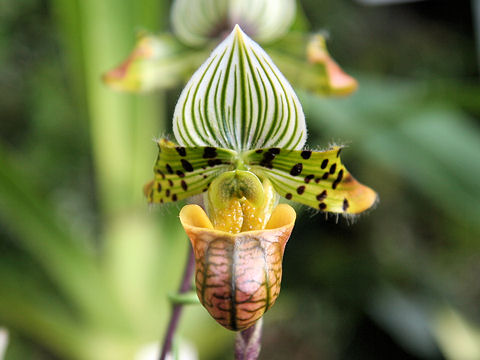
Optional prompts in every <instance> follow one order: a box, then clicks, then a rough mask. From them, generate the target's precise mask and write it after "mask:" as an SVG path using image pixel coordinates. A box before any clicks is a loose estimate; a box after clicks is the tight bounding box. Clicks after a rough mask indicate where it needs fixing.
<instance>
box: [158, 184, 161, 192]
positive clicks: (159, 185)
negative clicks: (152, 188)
mask: <svg viewBox="0 0 480 360" xmlns="http://www.w3.org/2000/svg"><path fill="white" fill-rule="evenodd" d="M157 191H158V192H160V191H162V184H160V183H157Z"/></svg>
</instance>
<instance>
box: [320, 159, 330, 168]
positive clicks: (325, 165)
mask: <svg viewBox="0 0 480 360" xmlns="http://www.w3.org/2000/svg"><path fill="white" fill-rule="evenodd" d="M327 165H328V159H325V160H323V161H322V165H320V167H321V168H322V169H325V168H326V167H327Z"/></svg>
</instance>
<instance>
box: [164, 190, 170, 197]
mask: <svg viewBox="0 0 480 360" xmlns="http://www.w3.org/2000/svg"><path fill="white" fill-rule="evenodd" d="M165 195H166V196H167V197H169V196H170V189H167V190H165Z"/></svg>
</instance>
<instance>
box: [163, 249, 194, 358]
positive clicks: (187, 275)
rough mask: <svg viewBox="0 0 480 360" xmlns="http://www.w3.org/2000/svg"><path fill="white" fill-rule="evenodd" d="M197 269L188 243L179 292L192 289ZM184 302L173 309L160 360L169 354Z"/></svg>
mask: <svg viewBox="0 0 480 360" xmlns="http://www.w3.org/2000/svg"><path fill="white" fill-rule="evenodd" d="M194 269H195V255H194V254H193V249H192V245H191V244H190V243H189V245H188V256H187V263H186V264H185V270H184V271H183V278H182V283H181V284H180V288H179V289H178V292H179V293H180V294H181V293H185V292H187V291H189V290H190V288H191V286H192V276H193V271H194ZM182 309H183V304H175V305H174V306H173V309H172V315H171V316H170V322H169V323H168V328H167V332H166V334H165V338H164V339H163V344H162V353H161V354H160V358H159V360H165V358H166V356H167V354H168V353H169V352H170V350H171V348H172V341H173V337H174V335H175V331H176V330H177V326H178V322H179V320H180V315H181V313H182Z"/></svg>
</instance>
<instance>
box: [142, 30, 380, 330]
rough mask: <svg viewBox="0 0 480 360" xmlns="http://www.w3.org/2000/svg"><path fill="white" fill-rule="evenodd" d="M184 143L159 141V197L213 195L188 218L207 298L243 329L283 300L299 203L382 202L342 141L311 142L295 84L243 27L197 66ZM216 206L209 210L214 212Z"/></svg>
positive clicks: (345, 208) (181, 113) (179, 123)
mask: <svg viewBox="0 0 480 360" xmlns="http://www.w3.org/2000/svg"><path fill="white" fill-rule="evenodd" d="M173 132H174V135H175V140H176V143H174V142H172V141H169V140H166V139H161V140H159V141H158V147H159V155H158V159H157V162H156V164H155V167H154V174H155V177H154V179H153V181H151V182H150V183H148V184H147V185H146V186H145V189H144V190H145V195H146V196H147V198H148V200H149V202H151V203H168V202H176V201H179V200H182V199H186V198H188V197H191V196H194V195H197V194H202V193H203V194H204V198H205V202H204V203H205V207H206V210H207V213H206V212H205V211H204V209H203V208H201V207H200V206H198V205H186V206H185V207H184V208H183V209H182V210H181V212H180V220H181V222H182V225H183V227H184V228H185V231H186V232H187V234H188V236H189V238H190V240H191V243H192V246H193V249H194V252H195V258H196V290H197V295H198V297H199V299H200V302H201V303H202V304H203V305H204V306H205V308H206V309H207V310H208V312H209V313H210V314H211V315H212V316H213V318H215V320H217V321H218V322H219V323H220V324H221V325H223V326H225V327H226V328H228V329H231V330H243V329H245V328H248V327H249V326H251V325H253V324H254V323H255V322H256V321H257V320H258V319H260V318H261V316H262V315H263V314H264V312H265V311H267V310H268V309H269V308H270V307H271V306H272V305H273V303H274V302H275V300H276V298H277V296H278V294H279V292H280V283H281V275H282V265H281V264H282V257H283V253H284V249H285V244H286V242H287V240H288V238H289V236H290V233H291V231H292V228H293V225H294V222H295V217H296V214H295V211H294V210H293V208H292V207H291V206H290V205H288V204H280V205H277V203H278V199H279V198H280V197H283V198H285V199H287V200H291V201H295V202H298V203H301V204H304V205H307V206H309V207H312V208H314V209H317V210H319V211H324V212H332V213H340V214H358V213H360V212H362V211H364V210H367V209H368V208H370V207H371V206H372V205H373V204H374V203H375V201H376V198H377V195H376V193H375V192H374V191H373V190H372V189H370V188H369V187H367V186H365V185H362V184H360V183H359V182H358V181H356V180H355V179H354V178H353V177H352V175H351V174H350V173H349V172H348V171H347V169H346V168H345V166H344V165H343V164H342V163H341V161H340V152H341V149H342V148H341V147H339V146H334V147H332V148H330V149H328V150H325V151H313V150H309V149H306V148H305V141H306V137H307V129H306V124H305V117H304V114H303V111H302V106H301V104H300V102H299V100H298V98H297V96H296V94H295V92H294V91H293V89H292V87H291V86H290V84H289V83H288V81H287V80H286V79H285V77H284V76H283V75H282V73H281V72H280V71H279V69H278V68H277V67H276V65H275V64H274V63H273V61H272V59H271V58H270V57H269V56H268V55H267V53H266V52H265V51H264V50H263V49H262V48H261V47H260V46H259V45H258V44H256V43H255V42H254V41H253V40H252V39H250V38H249V37H248V36H247V35H246V34H245V33H244V32H243V31H242V30H241V29H240V27H239V26H238V25H237V26H235V28H234V30H233V32H232V33H231V34H230V35H229V36H228V37H227V38H226V39H225V40H224V41H223V42H222V43H221V44H220V45H218V46H217V47H216V48H215V49H214V50H213V52H212V54H211V55H210V57H209V58H208V59H207V61H205V62H204V63H203V65H202V66H200V68H199V69H198V70H197V71H196V72H195V73H194V75H193V76H192V78H191V79H190V81H189V82H188V83H187V85H186V87H185V88H184V89H183V92H182V93H181V95H180V98H179V100H178V103H177V105H176V108H175V112H174V116H173ZM207 214H208V215H207Z"/></svg>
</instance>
